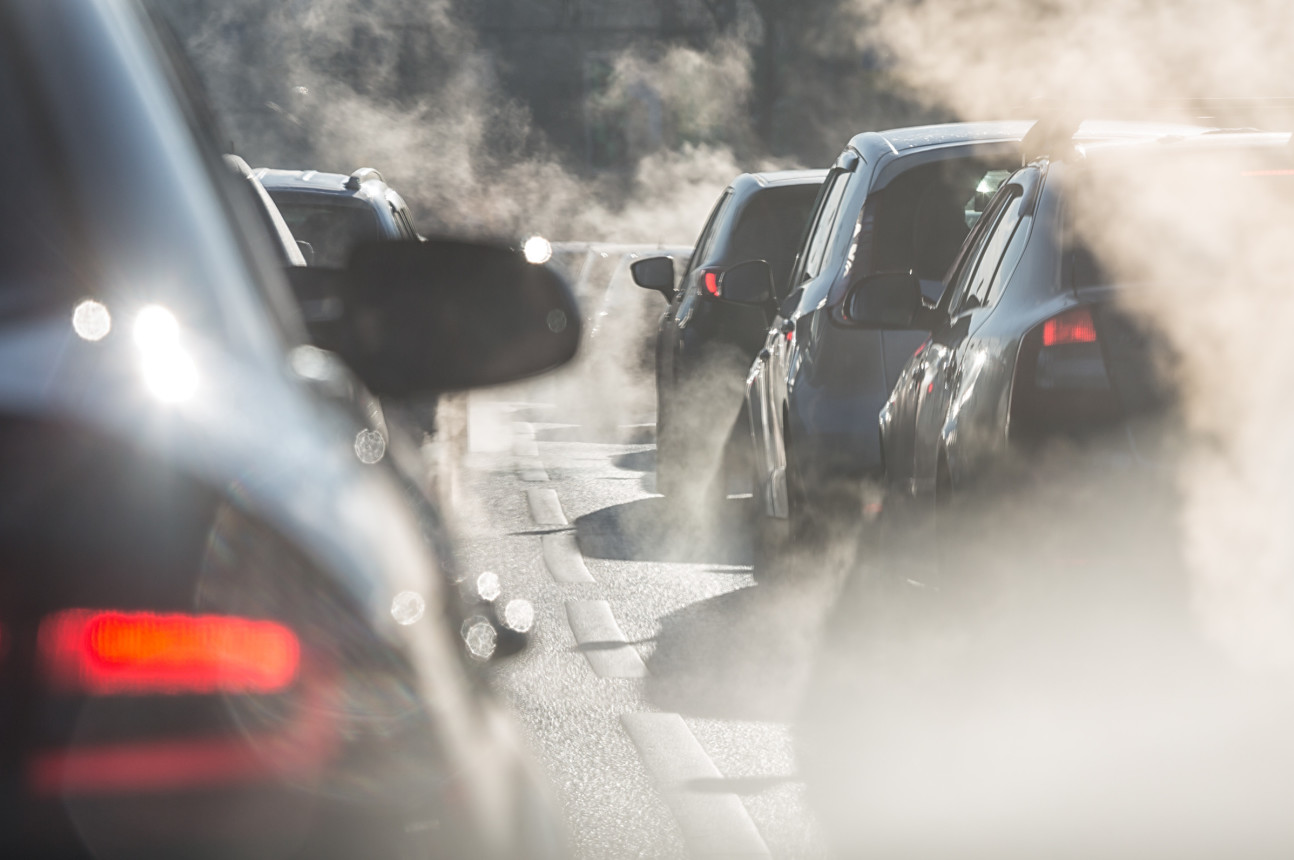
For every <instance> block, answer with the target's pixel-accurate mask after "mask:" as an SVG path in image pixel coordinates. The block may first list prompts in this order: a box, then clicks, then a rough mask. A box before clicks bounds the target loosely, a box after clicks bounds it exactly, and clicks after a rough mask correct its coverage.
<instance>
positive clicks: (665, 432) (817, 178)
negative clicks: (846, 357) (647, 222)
mask: <svg viewBox="0 0 1294 860" xmlns="http://www.w3.org/2000/svg"><path fill="white" fill-rule="evenodd" d="M825 176H826V171H825V170H787V171H779V172H774V173H743V174H742V175H741V176H738V177H737V178H736V179H735V180H733V182H732V184H731V185H729V186H728V188H727V189H726V190H725V191H724V192H723V194H722V195H721V196H720V198H719V200H718V202H717V203H716V204H715V206H714V209H713V210H712V211H711V213H710V216H709V219H708V220H707V221H706V224H705V228H704V229H703V230H702V231H701V235H700V238H698V239H697V242H696V248H695V250H694V251H693V253H692V257H691V259H690V261H689V262H688V264H687V268H686V270H685V271H684V273H683V275H682V279H681V281H680V283H679V285H678V288H677V289H675V288H674V284H673V282H672V279H671V283H670V284H669V287H668V291H666V290H662V292H665V294H666V297H667V298H668V299H669V308H668V309H667V310H666V311H665V314H664V315H663V316H662V317H661V320H660V325H659V328H658V331H657V336H656V458H657V459H656V489H657V491H658V492H661V493H665V494H670V493H673V492H675V491H676V490H678V488H679V487H680V486H681V485H682V484H683V483H684V482H687V483H693V482H695V483H701V484H705V483H710V482H712V481H713V483H714V484H716V485H717V486H718V488H719V489H720V490H722V489H724V486H725V483H726V482H725V481H724V471H723V470H722V469H721V468H720V466H721V464H722V463H723V461H724V459H725V453H726V452H727V451H728V447H729V440H730V439H731V440H732V441H734V442H735V443H737V445H739V446H740V448H738V449H737V450H739V451H740V452H741V453H743V454H744V453H745V451H746V450H748V448H749V446H748V444H747V441H746V440H747V438H748V437H749V433H750V430H749V427H748V426H747V424H746V422H745V421H743V420H738V419H739V413H741V412H742V405H743V395H742V390H743V380H744V379H745V374H746V370H747V369H748V368H749V367H750V363H751V361H752V360H753V359H754V357H755V354H756V353H757V352H759V349H760V347H761V346H762V345H763V343H764V335H765V333H766V332H767V331H768V326H769V323H770V322H771V321H772V315H773V311H774V309H775V308H776V303H780V302H781V301H782V300H784V299H785V298H786V292H785V285H786V283H787V279H788V277H789V275H790V272H791V264H792V262H793V261H794V258H795V251H796V249H797V247H798V246H799V242H800V239H801V237H802V235H803V233H804V226H805V223H806V221H807V220H808V217H809V212H810V210H811V209H812V206H813V201H814V199H815V198H816V197H817V193H818V188H819V187H820V186H821V185H822V180H823V178H824V177H825ZM752 259H761V260H764V261H766V262H767V263H768V264H769V267H770V268H771V269H772V272H773V279H774V281H773V282H774V284H775V285H776V287H777V292H775V294H774V296H773V297H772V299H771V300H770V301H769V303H768V304H767V305H765V306H763V307H759V306H752V305H747V304H740V303H736V302H725V301H722V296H721V292H722V291H721V289H720V286H719V279H720V277H721V276H722V275H723V273H724V271H725V270H726V269H727V268H728V267H729V266H732V265H734V264H736V263H741V262H744V261H746V260H752ZM648 286H650V285H648ZM733 447H734V448H736V446H735V445H734V446H733ZM742 471H743V472H744V471H745V470H742Z"/></svg>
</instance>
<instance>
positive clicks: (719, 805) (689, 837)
mask: <svg viewBox="0 0 1294 860" xmlns="http://www.w3.org/2000/svg"><path fill="white" fill-rule="evenodd" d="M620 722H621V723H622V724H623V725H624V727H625V731H626V732H628V733H629V737H630V738H631V739H632V740H633V742H634V746H636V747H637V748H638V756H639V758H641V759H642V763H643V765H644V766H645V767H646V768H647V772H648V773H649V774H650V775H651V777H652V780H653V781H654V782H655V783H656V788H657V789H658V790H659V791H660V793H661V797H662V798H664V800H665V803H666V804H668V805H669V808H670V810H671V811H672V812H673V813H674V818H675V819H676V820H677V821H678V824H679V827H680V829H682V831H683V838H684V840H685V841H686V842H687V845H688V848H689V854H690V855H691V856H693V857H751V858H755V857H759V858H768V857H771V856H772V855H771V854H770V853H769V850H768V846H767V845H766V844H764V838H763V837H762V836H760V835H759V830H758V829H757V828H756V827H755V822H754V821H753V820H752V819H751V817H750V813H749V812H747V811H746V807H745V805H744V804H743V803H742V802H741V799H740V798H738V797H737V795H735V794H715V793H711V792H700V791H695V790H693V789H692V788H691V787H690V784H691V783H692V782H694V781H696V780H707V781H708V780H714V779H722V778H723V774H721V773H719V769H718V768H717V767H715V766H714V762H712V761H710V757H709V756H708V755H706V752H705V750H704V749H702V748H701V744H700V743H699V742H698V741H697V739H696V737H695V736H694V735H693V734H692V732H691V730H690V729H688V727H687V723H685V722H683V718H682V717H680V716H679V715H678V714H656V713H638V714H621V715H620Z"/></svg>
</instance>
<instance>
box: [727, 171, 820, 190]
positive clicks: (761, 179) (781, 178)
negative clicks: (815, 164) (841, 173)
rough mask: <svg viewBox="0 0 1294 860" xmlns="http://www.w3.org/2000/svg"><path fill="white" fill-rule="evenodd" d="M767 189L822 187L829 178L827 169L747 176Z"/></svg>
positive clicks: (774, 172) (750, 174)
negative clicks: (787, 186) (788, 186)
mask: <svg viewBox="0 0 1294 860" xmlns="http://www.w3.org/2000/svg"><path fill="white" fill-rule="evenodd" d="M746 175H747V176H750V177H751V178H752V179H754V180H755V181H756V182H758V183H759V184H760V185H761V186H763V187H765V188H777V187H779V186H783V185H821V184H822V180H824V179H826V178H827V171H826V169H825V168H821V169H813V170H770V171H763V172H760V173H749V174H746Z"/></svg>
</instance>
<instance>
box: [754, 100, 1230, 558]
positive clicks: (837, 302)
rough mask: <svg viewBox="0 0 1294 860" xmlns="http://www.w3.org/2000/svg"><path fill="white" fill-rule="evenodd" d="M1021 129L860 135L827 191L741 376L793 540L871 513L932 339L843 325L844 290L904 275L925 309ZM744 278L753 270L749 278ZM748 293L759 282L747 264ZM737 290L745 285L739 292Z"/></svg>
mask: <svg viewBox="0 0 1294 860" xmlns="http://www.w3.org/2000/svg"><path fill="white" fill-rule="evenodd" d="M1031 126H1032V123H1029V122H1016V121H1010V122H972V123H952V124H947V125H938V126H923V127H917V128H907V129H896V130H892V131H885V132H868V133H864V134H860V135H857V136H856V137H854V138H853V140H851V141H850V144H849V146H848V147H847V148H846V149H845V151H844V152H843V153H841V155H840V157H839V158H838V159H837V161H836V163H835V165H834V166H833V168H832V169H831V171H830V173H829V174H828V176H827V179H826V181H825V182H824V184H823V187H822V192H821V194H820V195H819V199H818V202H817V204H816V205H815V211H814V215H813V218H812V222H811V225H810V227H809V230H808V233H807V235H806V237H805V239H804V243H803V245H802V247H801V249H800V251H799V254H798V257H797V259H796V264H795V267H794V269H793V270H792V273H791V282H790V283H791V286H792V289H791V290H790V293H789V295H788V297H787V299H786V301H784V302H783V303H782V307H781V309H780V311H779V313H778V315H777V317H776V318H775V320H774V322H773V325H772V327H771V328H770V330H769V332H768V336H767V340H766V342H765V344H764V348H763V349H762V350H761V351H760V352H759V354H758V355H757V357H756V359H755V361H754V363H753V364H752V366H751V368H750V372H749V375H748V377H747V380H746V401H747V411H748V413H749V415H750V420H751V435H752V442H753V445H754V453H753V458H754V462H755V484H756V498H757V505H758V506H759V507H760V509H761V510H762V513H763V514H764V515H765V517H766V520H765V523H764V527H762V528H761V529H760V530H759V533H760V534H766V533H769V532H770V531H772V532H777V531H783V532H784V531H785V529H781V530H779V529H774V525H775V524H774V523H770V522H769V519H772V520H781V521H783V522H784V523H787V524H789V526H790V532H791V534H795V533H798V531H799V530H800V529H802V528H804V527H809V526H813V525H816V524H818V521H820V520H824V519H829V518H831V517H832V516H833V515H836V514H841V515H843V517H844V520H845V521H846V522H848V521H850V520H851V519H853V518H854V517H856V515H857V514H858V513H859V507H860V505H861V506H863V507H864V508H865V509H866V510H865V511H864V513H867V514H868V515H871V514H872V513H874V511H872V510H871V509H872V508H873V507H874V506H876V505H877V504H878V502H877V501H876V499H875V495H876V494H877V493H878V492H879V489H878V488H879V485H880V481H881V477H882V475H883V472H884V461H883V458H882V451H881V444H880V436H879V431H878V429H877V425H876V420H875V416H876V415H877V414H878V413H879V412H880V410H881V408H882V407H883V406H884V405H885V403H886V400H887V399H888V397H889V395H890V392H891V391H892V390H893V389H894V385H895V383H896V381H897V380H898V376H899V372H900V370H901V369H902V367H903V365H904V363H905V362H906V361H907V359H908V358H909V357H910V356H911V355H912V354H913V352H914V351H916V349H917V348H918V347H919V346H920V345H921V344H922V342H923V341H924V340H925V337H926V332H923V331H919V330H917V329H904V328H902V327H901V326H888V327H885V328H868V327H859V326H854V325H851V324H849V322H848V320H847V318H846V315H845V305H844V298H845V295H846V293H847V292H848V290H849V288H850V286H851V284H856V283H858V282H859V281H860V280H862V279H865V278H867V277H868V276H870V275H871V274H874V273H881V272H895V271H900V272H911V273H912V274H913V276H914V277H915V278H916V280H917V282H918V283H920V285H921V289H922V295H923V296H924V298H925V300H926V301H929V302H931V303H933V302H934V301H935V300H936V299H938V297H939V295H940V294H941V291H942V289H943V281H942V278H943V276H944V273H945V271H946V269H947V267H948V266H949V264H950V263H952V261H953V259H954V258H955V257H956V255H957V253H958V251H959V250H960V248H961V245H962V242H963V240H964V238H965V237H966V235H967V232H968V231H969V230H970V228H971V225H972V224H973V223H974V222H975V220H976V218H977V217H978V213H977V211H976V207H977V205H980V204H982V202H983V201H984V200H985V199H986V198H987V196H988V192H989V191H990V190H991V189H992V188H993V186H994V185H995V184H996V183H999V182H1001V181H1002V177H1003V176H1004V175H1005V174H1004V172H1003V171H1006V170H1009V169H1014V168H1016V167H1018V166H1019V164H1020V142H1021V140H1022V139H1023V137H1024V135H1025V133H1026V132H1027V131H1028V130H1029V129H1030V127H1031ZM1205 130H1206V129H1205V128H1203V127H1199V126H1176V125H1155V124H1139V123H1135V122H1103V123H1089V124H1087V125H1086V126H1085V127H1084V128H1083V129H1081V130H1080V131H1079V133H1078V137H1079V138H1080V139H1091V140H1119V139H1128V138H1130V139H1138V138H1148V137H1156V136H1165V135H1177V136H1190V135H1198V134H1201V133H1204V132H1205ZM747 271H750V270H747ZM751 274H753V275H754V276H755V277H754V278H753V281H752V283H753V284H754V286H752V287H751V289H752V290H754V291H755V292H754V293H752V294H751V295H752V296H753V297H754V299H755V300H757V301H763V297H762V296H759V295H758V284H759V283H760V282H762V281H764V280H766V275H765V274H763V273H762V272H759V271H758V267H757V266H756V267H754V271H751ZM735 286H736V285H734V294H735V293H736V292H738V291H739V290H737V289H735Z"/></svg>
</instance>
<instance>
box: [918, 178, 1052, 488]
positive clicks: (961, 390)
mask: <svg viewBox="0 0 1294 860" xmlns="http://www.w3.org/2000/svg"><path fill="white" fill-rule="evenodd" d="M1024 204H1025V187H1024V184H1022V183H1021V182H1019V181H1016V180H1015V179H1013V180H1012V181H1011V182H1010V183H1008V184H1005V185H1003V187H1002V188H1001V189H1000V190H999V192H998V195H997V200H995V201H994V203H993V205H992V206H991V207H990V210H989V212H988V213H986V216H985V218H984V219H983V220H984V222H985V229H984V230H983V231H982V232H980V233H979V235H978V236H977V238H976V241H975V244H974V247H973V252H974V253H973V255H972V256H971V257H969V258H968V259H967V262H966V265H965V267H964V269H963V271H961V272H959V273H958V277H957V278H956V280H955V282H954V283H953V284H951V285H950V287H951V289H950V292H949V294H948V300H949V301H948V306H947V312H948V317H947V323H946V324H945V325H944V326H943V327H942V328H941V329H940V330H939V331H937V332H935V333H934V334H933V335H932V337H931V339H930V344H929V346H927V347H926V349H925V350H924V351H923V353H922V358H923V361H922V364H923V372H922V373H921V376H920V379H919V381H917V382H916V384H915V389H916V390H915V392H914V393H915V404H914V405H915V416H914V417H915V420H914V434H913V436H914V441H915V447H914V451H913V454H914V462H913V483H912V488H913V490H914V491H915V492H917V493H919V494H924V493H934V492H936V490H937V487H938V486H939V485H940V482H941V481H944V482H947V481H952V480H953V474H952V463H953V460H954V459H957V462H958V464H959V465H960V466H962V467H963V468H964V467H965V466H966V465H967V461H968V460H975V459H979V458H982V457H984V456H987V455H988V454H989V453H990V452H989V450H988V449H990V448H992V447H993V446H994V445H995V442H994V439H993V433H992V430H991V428H990V427H987V426H985V422H984V421H983V420H982V417H983V416H984V415H985V414H986V412H988V411H991V410H986V408H985V405H984V403H985V400H986V399H989V400H991V399H992V393H991V392H990V391H985V390H980V389H979V386H980V382H981V379H987V378H989V377H991V376H992V372H993V366H994V363H995V362H997V358H996V356H995V354H994V350H993V348H992V343H991V342H990V341H989V340H987V339H985V338H983V337H981V336H980V331H981V328H982V326H983V325H984V322H985V320H986V319H988V317H989V316H990V315H991V314H992V312H993V309H994V308H995V307H996V305H997V300H998V298H999V296H1000V295H1001V292H1002V286H1003V282H1004V280H1005V279H1006V278H1007V277H1008V276H1009V275H1010V270H1011V269H1012V268H1013V267H1014V263H1015V262H1018V260H1019V255H1020V251H1021V250H1022V248H1023V243H1024V237H1026V236H1027V233H1028V229H1027V225H1026V226H1024V227H1023V229H1022V225H1024V222H1025V221H1026V219H1025V216H1024ZM1017 234H1018V235H1019V236H1020V237H1021V238H1020V239H1019V241H1013V239H1014V238H1015V237H1016V236H1017ZM906 382H907V384H908V385H909V386H912V385H913V380H912V379H908V380H906ZM972 416H979V417H980V418H981V420H979V421H978V422H976V421H974V420H972ZM953 449H956V451H955V453H954V451H953Z"/></svg>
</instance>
